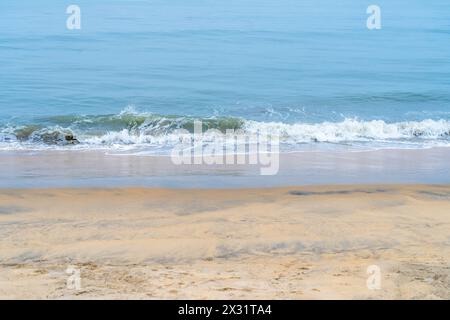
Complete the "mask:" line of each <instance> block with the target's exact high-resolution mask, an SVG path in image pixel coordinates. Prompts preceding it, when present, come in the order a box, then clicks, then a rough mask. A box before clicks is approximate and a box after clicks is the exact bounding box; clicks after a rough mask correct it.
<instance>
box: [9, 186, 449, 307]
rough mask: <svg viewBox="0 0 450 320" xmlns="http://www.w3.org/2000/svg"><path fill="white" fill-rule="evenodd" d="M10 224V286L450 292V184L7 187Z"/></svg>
mask: <svg viewBox="0 0 450 320" xmlns="http://www.w3.org/2000/svg"><path fill="white" fill-rule="evenodd" d="M0 237H1V243H0V298H6V299H14V298H19V299H28V298H38V299H63V298H80V299H94V298H117V299H134V298H137V299H158V298H163V299H197V298H198V299H215V298H220V299H247V298H252V299H309V298H312V299H328V298H336V299H359V298H361V299H411V298H413V299H425V298H431V299H450V186H438V185H436V186H430V185H427V186H426V185H417V186H398V185H395V186H394V185H370V186H364V185H355V186H323V187H298V188H297V187H292V188H278V189H245V190H239V189H230V190H199V189H196V190H176V189H170V190H165V189H145V188H142V189H133V188H128V189H85V188H84V189H39V190H36V189H35V190H6V189H3V190H0ZM371 265H375V266H378V267H379V268H380V269H379V270H380V277H381V283H380V288H379V289H373V288H369V287H368V286H367V279H368V277H369V276H370V275H369V274H367V268H368V267H369V266H371ZM70 266H73V267H74V268H76V269H79V270H80V275H81V288H78V290H77V289H74V288H71V287H70V286H69V287H68V286H67V280H68V274H66V269H67V268H68V267H70Z"/></svg>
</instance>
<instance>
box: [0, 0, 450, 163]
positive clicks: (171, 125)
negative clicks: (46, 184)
mask: <svg viewBox="0 0 450 320" xmlns="http://www.w3.org/2000/svg"><path fill="white" fill-rule="evenodd" d="M70 5H75V6H77V8H79V16H77V18H78V17H79V22H80V25H79V26H80V29H77V28H75V29H74V28H69V27H68V20H70V19H72V18H73V14H74V12H73V11H70V10H69V12H68V11H67V9H68V7H69V6H70ZM370 6H372V7H373V6H376V7H377V8H378V9H379V13H380V14H379V16H378V18H379V19H378V21H379V22H380V25H379V28H376V29H371V28H368V24H367V21H368V19H371V16H372V14H373V12H371V11H370V10H369V11H368V8H369V7H370ZM70 21H72V20H70ZM70 21H69V22H70ZM195 121H202V123H203V125H204V128H205V129H217V130H218V131H220V132H225V131H226V130H227V129H234V130H237V129H239V130H241V131H242V132H246V133H255V132H260V131H265V132H270V133H271V134H274V135H275V134H276V135H278V136H279V137H280V139H281V143H282V148H281V150H282V151H283V152H291V151H308V150H311V149H314V150H316V149H323V150H329V149H335V148H336V149H339V148H344V149H346V150H372V149H391V148H407V149H423V148H432V147H449V146H450V2H449V1H448V0H429V1H421V0H396V1H392V0H390V1H387V0H370V1H361V0H356V1H355V0H341V1H331V0H277V1H273V0H227V1H224V0H189V1H186V0H139V1H134V0H130V1H123V0H96V1H91V0H89V1H88V0H73V1H56V0H40V1H34V0H22V1H17V0H2V1H1V2H0V150H8V151H11V150H33V151H39V150H43V151H44V150H60V149H62V150H106V151H107V152H127V153H128V154H133V153H136V154H140V155H142V154H149V155H152V154H166V153H168V152H170V150H171V148H172V147H173V145H174V144H175V143H176V142H177V141H178V138H179V137H178V136H177V132H178V129H185V130H188V131H190V130H192V128H193V124H194V122H195ZM67 137H71V138H72V137H73V139H76V142H77V143H69V142H71V141H70V140H67V139H66V138H67Z"/></svg>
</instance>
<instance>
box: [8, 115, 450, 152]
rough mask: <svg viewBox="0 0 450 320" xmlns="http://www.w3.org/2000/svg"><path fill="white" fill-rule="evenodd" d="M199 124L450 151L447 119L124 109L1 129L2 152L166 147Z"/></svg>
mask: <svg viewBox="0 0 450 320" xmlns="http://www.w3.org/2000/svg"><path fill="white" fill-rule="evenodd" d="M195 121H201V122H202V125H203V131H206V130H209V129H216V130H218V131H220V132H225V131H226V130H227V129H233V130H242V132H244V133H258V132H260V133H268V134H271V135H277V136H279V137H280V141H281V143H282V144H284V145H287V146H295V145H299V144H319V143H333V144H346V145H358V144H364V145H365V146H368V147H370V145H371V144H374V145H375V144H377V145H378V146H379V145H380V144H382V145H384V146H387V147H390V146H396V145H398V144H405V143H406V144H408V145H412V146H415V147H424V146H425V147H426V146H428V145H430V144H436V143H437V144H439V145H442V146H447V145H448V146H450V121H449V120H443V119H442V120H422V121H405V122H393V123H388V122H385V121H382V120H372V121H363V120H359V119H344V120H343V121H340V122H322V123H293V124H287V123H283V122H258V121H253V120H245V119H242V118H236V117H210V118H196V117H190V116H176V115H173V116H166V115H164V116H163V115H155V114H150V113H137V112H134V111H130V110H125V111H123V112H121V113H119V114H117V115H96V116H54V117H47V118H41V119H36V121H35V123H31V124H11V123H9V124H4V125H2V126H1V127H0V148H1V149H3V150H5V149H39V148H47V149H48V148H77V149H96V148H98V149H111V148H116V149H120V148H122V149H130V148H137V147H139V148H142V147H145V148H150V149H151V148H165V147H171V146H173V145H174V144H175V143H177V142H179V140H180V138H181V137H180V133H179V132H178V130H177V129H184V130H185V132H189V133H192V132H193V130H194V123H195ZM216 132H217V131H216Z"/></svg>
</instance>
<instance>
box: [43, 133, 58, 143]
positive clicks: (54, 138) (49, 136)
mask: <svg viewBox="0 0 450 320" xmlns="http://www.w3.org/2000/svg"><path fill="white" fill-rule="evenodd" d="M40 139H41V140H42V141H43V142H44V143H45V144H49V145H51V144H58V143H59V142H60V141H61V136H60V133H59V132H58V131H53V132H44V133H41V134H40Z"/></svg>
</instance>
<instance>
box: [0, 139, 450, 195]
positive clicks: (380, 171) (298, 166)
mask: <svg viewBox="0 0 450 320" xmlns="http://www.w3.org/2000/svg"><path fill="white" fill-rule="evenodd" d="M448 159H450V148H432V149H415V150H412V149H411V150H408V149H392V150H372V151H349V150H345V149H342V150H340V151H339V150H322V151H320V150H316V149H312V150H310V151H308V152H297V153H281V154H280V158H279V172H278V173H277V174H276V175H269V176H261V175H260V168H261V167H260V166H259V165H174V164H173V163H172V161H171V158H170V157H167V156H139V155H126V154H107V153H105V152H101V151H76V150H72V151H46V152H43V151H39V152H34V151H0V188H7V189H9V188H43V187H45V188H48V187H53V188H61V187H64V188H66V187H120V188H122V187H136V186H141V187H160V188H182V189H185V188H219V189H220V188H267V187H286V186H298V185H312V184H314V185H335V184H392V183H396V184H414V183H416V184H417V183H422V184H450V166H449V161H448Z"/></svg>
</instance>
